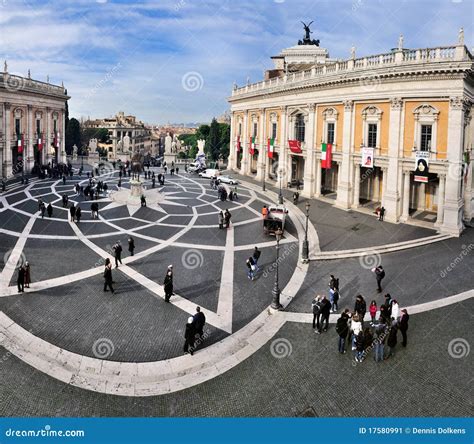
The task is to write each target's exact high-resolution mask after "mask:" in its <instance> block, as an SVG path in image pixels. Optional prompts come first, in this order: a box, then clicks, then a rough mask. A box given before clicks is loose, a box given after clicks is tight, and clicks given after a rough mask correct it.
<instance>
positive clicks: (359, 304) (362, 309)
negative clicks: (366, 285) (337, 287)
mask: <svg viewBox="0 0 474 444" xmlns="http://www.w3.org/2000/svg"><path fill="white" fill-rule="evenodd" d="M354 311H355V312H356V313H357V314H358V315H359V319H360V322H362V323H363V322H364V316H365V313H366V311H367V304H366V303H365V300H364V298H363V297H362V295H361V294H359V295H357V297H356V301H355V304H354Z"/></svg>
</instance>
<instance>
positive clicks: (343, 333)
mask: <svg viewBox="0 0 474 444" xmlns="http://www.w3.org/2000/svg"><path fill="white" fill-rule="evenodd" d="M348 320H349V318H348V316H347V313H346V312H343V313H342V314H341V317H340V318H339V319H338V320H337V322H336V332H337V334H338V335H339V341H338V350H339V353H341V354H344V353H346V338H347V334H348V333H349V325H348V324H347V321H348Z"/></svg>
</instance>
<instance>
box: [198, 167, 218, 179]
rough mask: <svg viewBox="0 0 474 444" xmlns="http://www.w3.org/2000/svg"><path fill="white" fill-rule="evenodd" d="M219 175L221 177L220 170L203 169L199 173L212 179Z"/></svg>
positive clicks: (200, 175)
mask: <svg viewBox="0 0 474 444" xmlns="http://www.w3.org/2000/svg"><path fill="white" fill-rule="evenodd" d="M217 176H219V178H220V173H219V170H213V169H207V170H206V171H202V172H200V173H199V177H202V178H204V179H212V178H213V177H217Z"/></svg>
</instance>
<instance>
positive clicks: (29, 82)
mask: <svg viewBox="0 0 474 444" xmlns="http://www.w3.org/2000/svg"><path fill="white" fill-rule="evenodd" d="M0 87H4V88H5V89H6V90H8V91H13V92H14V91H29V92H39V93H42V94H54V95H62V96H64V95H65V94H66V91H65V89H64V87H62V86H57V85H52V84H50V83H46V82H41V81H39V80H33V79H29V78H27V77H21V76H17V75H15V74H10V73H8V72H1V73H0Z"/></svg>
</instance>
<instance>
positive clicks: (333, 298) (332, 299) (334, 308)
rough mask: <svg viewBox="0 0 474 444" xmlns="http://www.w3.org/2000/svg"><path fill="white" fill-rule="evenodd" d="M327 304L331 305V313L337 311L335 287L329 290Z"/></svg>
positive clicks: (337, 293)
mask: <svg viewBox="0 0 474 444" xmlns="http://www.w3.org/2000/svg"><path fill="white" fill-rule="evenodd" d="M329 302H330V303H331V312H332V313H336V312H337V310H338V305H337V304H338V302H339V291H338V290H337V289H336V287H330V288H329Z"/></svg>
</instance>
